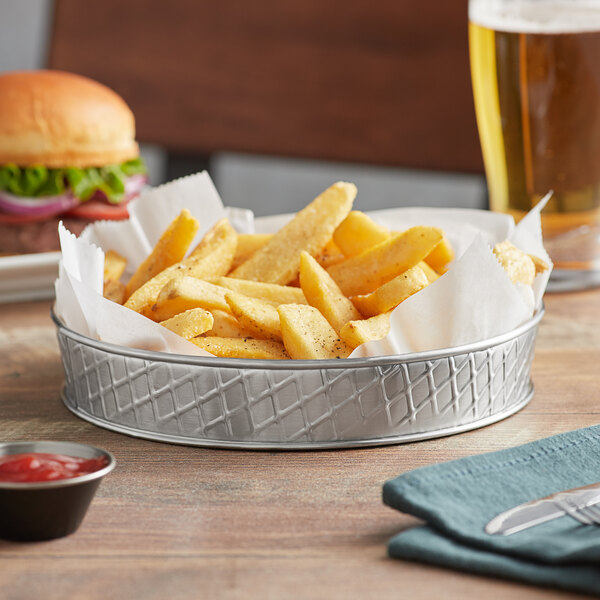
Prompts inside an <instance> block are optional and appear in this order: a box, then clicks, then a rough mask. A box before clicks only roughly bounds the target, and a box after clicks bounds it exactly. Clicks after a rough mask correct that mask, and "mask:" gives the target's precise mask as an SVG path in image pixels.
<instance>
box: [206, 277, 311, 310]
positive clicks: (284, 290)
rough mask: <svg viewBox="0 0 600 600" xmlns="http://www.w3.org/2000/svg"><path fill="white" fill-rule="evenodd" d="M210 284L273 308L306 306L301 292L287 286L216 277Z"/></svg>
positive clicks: (298, 289)
mask: <svg viewBox="0 0 600 600" xmlns="http://www.w3.org/2000/svg"><path fill="white" fill-rule="evenodd" d="M211 283H214V284H215V285H219V286H221V287H224V288H227V289H229V290H232V291H234V292H240V293H241V294H245V295H246V296H252V298H260V299H261V300H265V301H266V302H270V303H271V304H273V306H279V305H280V304H307V302H306V298H305V297H304V293H303V292H302V290H301V289H300V288H295V287H290V286H289V285H278V284H277V283H263V282H262V281H250V280H249V279H233V278H232V277H217V278H215V279H211Z"/></svg>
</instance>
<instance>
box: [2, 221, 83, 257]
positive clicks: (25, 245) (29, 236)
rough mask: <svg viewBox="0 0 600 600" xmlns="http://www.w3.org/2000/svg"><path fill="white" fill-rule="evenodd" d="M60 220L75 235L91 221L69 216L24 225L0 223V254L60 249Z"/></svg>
mask: <svg viewBox="0 0 600 600" xmlns="http://www.w3.org/2000/svg"><path fill="white" fill-rule="evenodd" d="M59 221H62V222H63V223H64V225H65V227H66V228H67V229H68V230H69V231H71V232H72V233H74V234H75V235H79V234H80V233H81V232H82V231H83V230H84V229H85V228H86V226H87V225H88V224H89V223H90V221H88V220H86V219H70V218H68V217H66V218H65V217H63V218H60V219H59V218H54V219H47V220H45V221H38V222H35V223H24V224H23V225H13V224H5V223H0V255H1V254H32V253H36V252H52V251H56V250H60V243H59V240H58V223H59Z"/></svg>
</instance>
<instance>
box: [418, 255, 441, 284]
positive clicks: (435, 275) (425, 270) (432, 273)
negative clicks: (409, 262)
mask: <svg viewBox="0 0 600 600" xmlns="http://www.w3.org/2000/svg"><path fill="white" fill-rule="evenodd" d="M419 267H421V269H422V270H423V273H425V275H426V277H427V279H428V281H429V283H433V282H434V281H436V280H437V279H439V278H440V276H439V274H438V273H436V272H435V271H434V270H433V269H432V268H431V267H430V266H429V265H428V264H427V263H426V262H425V261H424V260H422V261H421V262H420V263H419Z"/></svg>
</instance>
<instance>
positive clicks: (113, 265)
mask: <svg viewBox="0 0 600 600" xmlns="http://www.w3.org/2000/svg"><path fill="white" fill-rule="evenodd" d="M126 266H127V259H126V258H124V257H122V256H121V255H120V254H119V253H118V252H115V251H114V250H109V251H108V252H107V253H106V254H105V255H104V281H105V282H108V281H119V279H121V277H122V276H123V273H124V272H125V267H126Z"/></svg>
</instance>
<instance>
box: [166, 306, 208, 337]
mask: <svg viewBox="0 0 600 600" xmlns="http://www.w3.org/2000/svg"><path fill="white" fill-rule="evenodd" d="M213 322H214V319H213V316H212V315H211V314H210V313H209V312H208V311H207V310H204V309H202V308H191V309H190V310H186V311H185V312H182V313H179V314H177V315H175V316H174V317H171V318H170V319H167V320H166V321H161V322H160V324H161V325H162V326H163V327H166V328H167V329H170V330H171V331H173V332H174V333H176V334H177V335H180V336H181V337H182V338H185V339H186V340H189V339H191V338H193V337H196V336H197V335H200V334H202V333H204V332H205V331H209V330H210V329H211V328H212V326H213Z"/></svg>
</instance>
